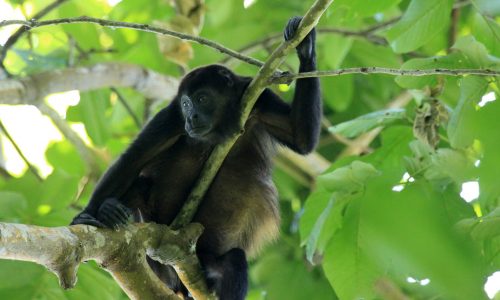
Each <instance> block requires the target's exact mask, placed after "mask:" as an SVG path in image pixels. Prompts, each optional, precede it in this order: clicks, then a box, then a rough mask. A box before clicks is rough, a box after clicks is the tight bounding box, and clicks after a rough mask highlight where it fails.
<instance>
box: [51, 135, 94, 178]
mask: <svg viewBox="0 0 500 300" xmlns="http://www.w3.org/2000/svg"><path fill="white" fill-rule="evenodd" d="M45 156H46V158H47V161H48V162H49V163H50V164H51V165H52V166H53V167H54V168H55V169H60V170H64V171H65V172H67V173H69V174H72V175H75V176H77V177H82V176H83V175H84V174H85V165H84V164H83V161H82V158H81V157H80V156H79V155H78V153H77V152H76V150H75V147H74V146H73V145H72V144H71V143H69V142H68V141H61V142H57V143H52V144H50V145H49V147H48V148H47V151H46V152H45Z"/></svg>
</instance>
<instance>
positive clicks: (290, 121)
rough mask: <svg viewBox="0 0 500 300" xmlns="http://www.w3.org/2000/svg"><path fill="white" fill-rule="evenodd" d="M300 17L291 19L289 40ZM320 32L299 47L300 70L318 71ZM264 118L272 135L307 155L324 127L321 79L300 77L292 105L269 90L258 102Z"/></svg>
mask: <svg viewBox="0 0 500 300" xmlns="http://www.w3.org/2000/svg"><path fill="white" fill-rule="evenodd" d="M300 20H301V18H300V17H294V18H292V19H290V21H289V22H288V24H287V26H286V28H285V31H284V36H285V39H286V40H289V39H290V38H292V37H293V35H294V34H295V31H296V29H297V27H298V25H299V23H300ZM315 42H316V32H315V30H314V29H313V30H312V31H311V32H310V33H309V34H308V35H307V36H306V38H305V39H304V40H303V41H302V42H301V43H300V44H299V45H298V46H297V55H298V57H299V61H300V67H299V71H300V72H309V71H315V70H316V51H315ZM256 108H257V110H258V112H259V117H260V120H261V121H262V122H263V123H264V124H265V125H266V128H267V130H268V132H269V133H271V135H272V136H274V137H275V138H276V139H277V140H278V141H280V142H281V143H283V144H285V145H286V146H288V147H289V148H291V149H292V150H294V151H296V152H298V153H301V154H306V153H309V152H311V151H312V150H313V149H314V147H315V146H316V144H317V142H318V138H319V132H320V128H321V116H322V114H323V113H322V107H321V90H320V84H319V79H318V78H303V79H298V80H297V83H296V86H295V94H294V97H293V102H292V105H291V106H290V105H289V104H287V103H285V102H284V101H283V100H282V99H281V98H280V97H279V96H278V95H276V94H275V93H273V92H272V91H271V90H269V89H266V90H265V91H264V92H263V93H262V95H261V96H260V97H259V100H258V101H257V105H256Z"/></svg>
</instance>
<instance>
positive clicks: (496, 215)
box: [460, 207, 500, 240]
mask: <svg viewBox="0 0 500 300" xmlns="http://www.w3.org/2000/svg"><path fill="white" fill-rule="evenodd" d="M465 224H468V225H467V226H468V227H469V228H470V234H471V236H472V237H473V238H474V239H476V240H486V239H491V238H494V237H497V236H500V207H497V208H496V209H495V210H493V211H492V212H491V213H489V214H487V215H485V216H483V217H481V218H478V219H475V218H469V219H464V220H461V221H460V225H461V226H464V225H465Z"/></svg>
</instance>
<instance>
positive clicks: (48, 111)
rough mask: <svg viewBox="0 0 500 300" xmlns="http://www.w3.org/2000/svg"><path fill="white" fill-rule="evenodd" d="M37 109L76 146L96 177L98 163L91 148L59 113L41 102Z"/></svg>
mask: <svg viewBox="0 0 500 300" xmlns="http://www.w3.org/2000/svg"><path fill="white" fill-rule="evenodd" d="M38 109H39V110H40V112H42V113H43V114H44V115H46V116H48V117H49V118H50V119H51V120H52V122H53V123H54V125H55V126H56V127H57V129H59V131H60V132H61V133H62V135H64V137H65V138H66V139H67V140H68V141H69V142H70V143H71V144H72V145H73V146H75V148H76V151H78V153H79V154H80V157H81V158H83V161H84V162H85V164H86V166H87V167H88V171H89V173H90V176H91V177H92V178H93V179H98V178H99V175H100V174H101V172H100V168H99V164H98V162H97V159H96V155H95V153H94V152H92V150H91V149H90V148H89V147H87V145H85V142H84V141H83V140H82V139H81V138H80V136H79V135H78V134H77V133H76V132H75V131H74V130H73V129H72V128H71V127H70V126H69V125H68V123H66V121H65V120H64V119H63V118H62V117H61V116H60V115H59V113H58V112H57V111H56V110H54V109H53V108H52V107H50V106H48V105H47V104H45V103H43V102H41V103H39V105H38Z"/></svg>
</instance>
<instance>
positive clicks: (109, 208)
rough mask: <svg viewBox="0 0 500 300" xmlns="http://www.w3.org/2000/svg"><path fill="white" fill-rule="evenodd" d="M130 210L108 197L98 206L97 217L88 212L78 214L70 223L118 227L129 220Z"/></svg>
mask: <svg viewBox="0 0 500 300" xmlns="http://www.w3.org/2000/svg"><path fill="white" fill-rule="evenodd" d="M131 216H132V212H131V211H130V209H129V208H128V207H126V206H125V205H123V204H121V203H120V202H119V201H118V200H116V199H115V198H108V199H106V200H105V201H104V202H103V203H102V204H101V207H99V210H98V211H97V217H94V216H93V215H91V214H89V213H88V212H85V211H83V212H81V213H80V214H78V215H77V216H76V217H75V218H74V219H73V221H71V224H70V225H77V224H85V225H92V226H95V227H99V228H114V229H118V228H120V227H123V226H125V225H126V224H128V223H129V222H130V221H131Z"/></svg>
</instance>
